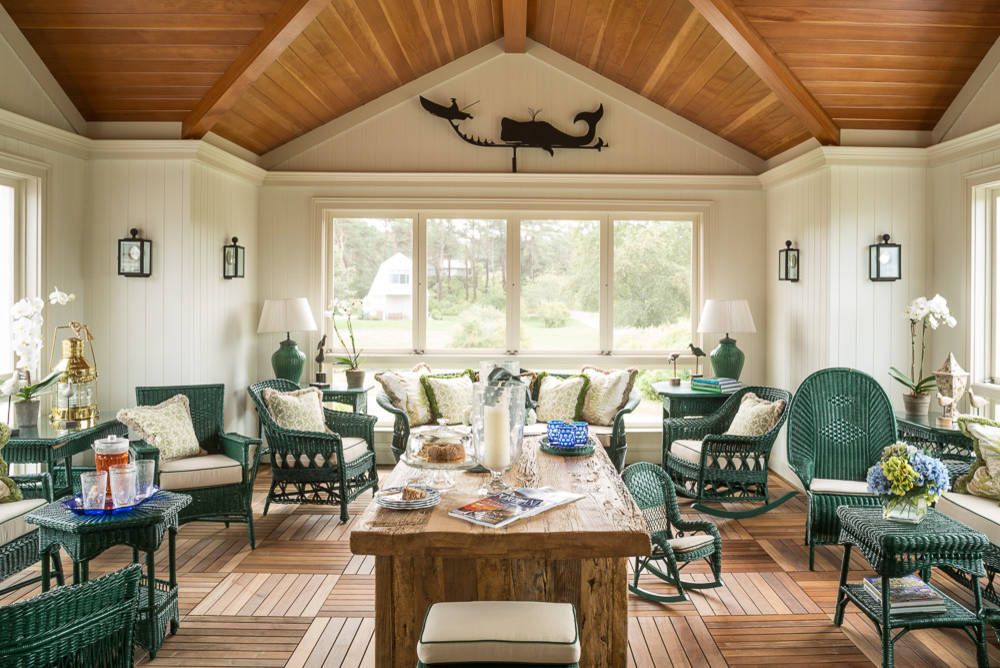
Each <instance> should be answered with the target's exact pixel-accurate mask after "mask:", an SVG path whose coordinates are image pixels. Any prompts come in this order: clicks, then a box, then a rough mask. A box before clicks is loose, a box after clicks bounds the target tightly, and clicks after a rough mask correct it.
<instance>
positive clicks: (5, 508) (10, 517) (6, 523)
mask: <svg viewBox="0 0 1000 668" xmlns="http://www.w3.org/2000/svg"><path fill="white" fill-rule="evenodd" d="M45 503H46V501H45V499H22V500H21V501H11V502H10V503H0V547H2V546H4V545H6V544H7V543H9V542H11V541H12V540H14V539H15V538H20V537H21V536H23V535H24V534H26V533H28V532H29V531H34V530H35V529H36V528H37V527H35V526H33V525H31V524H28V523H27V522H25V521H24V516H25V515H27V514H28V513H30V512H31V511H32V510H34V509H35V508H40V507H42V506H44V505H45Z"/></svg>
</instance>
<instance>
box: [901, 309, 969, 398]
mask: <svg viewBox="0 0 1000 668" xmlns="http://www.w3.org/2000/svg"><path fill="white" fill-rule="evenodd" d="M904 315H905V316H906V319H907V320H909V321H910V374H909V375H907V374H905V373H903V372H902V371H900V370H899V369H897V368H896V367H890V368H889V375H890V376H892V377H893V378H895V379H896V380H898V381H899V382H900V383H902V384H903V385H904V386H906V387H907V388H908V389H909V390H910V394H912V395H913V396H917V397H919V396H922V395H925V394H930V392H931V391H932V390H933V389H934V387H935V384H936V379H935V377H934V374H930V375H927V376H925V375H924V355H925V353H926V352H927V328H928V327H929V328H931V329H932V330H934V329H937V328H938V327H940V326H941V325H947V326H948V327H954V326H955V325H957V324H958V321H957V320H955V317H954V316H953V315H952V314H951V311H949V310H948V300H946V299H945V298H944V297H942V296H941V295H934V297H933V298H932V299H927V298H926V297H917V298H916V299H914V300H913V301H912V302H910V303H909V305H908V306H907V307H906V311H904ZM918 333H919V337H920V354H919V357H918V355H917V335H918Z"/></svg>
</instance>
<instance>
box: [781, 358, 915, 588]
mask: <svg viewBox="0 0 1000 668" xmlns="http://www.w3.org/2000/svg"><path fill="white" fill-rule="evenodd" d="M895 442H896V418H895V416H894V415H893V412H892V405H891V404H890V403H889V397H888V396H886V393H885V390H883V389H882V386H881V385H879V384H878V382H876V380H875V379H874V378H872V377H871V376H869V375H868V374H866V373H862V372H861V371H857V370H855V369H845V368H832V369H823V370H821V371H817V372H816V373H814V374H812V375H811V376H809V377H808V378H806V379H805V380H804V381H802V384H801V385H800V386H799V389H798V390H796V392H795V398H794V399H793V400H792V405H791V408H790V409H789V411H788V463H789V465H790V466H791V467H792V470H793V471H794V472H795V475H797V476H798V477H799V480H801V481H802V486H803V487H804V488H805V490H806V495H807V497H808V501H809V507H808V512H807V515H806V544H807V545H808V546H809V570H812V569H813V566H814V564H815V546H816V545H833V544H836V543H837V542H838V540H839V538H840V521H839V520H838V519H837V507H838V506H858V507H864V506H878V505H879V499H878V497H877V496H874V495H871V494H868V493H867V484H866V482H865V480H866V477H867V473H868V469H869V468H870V467H871V466H872V464H874V463H875V462H877V461H878V459H879V457H881V455H882V449H883V448H884V447H885V446H887V445H891V444H892V443H895Z"/></svg>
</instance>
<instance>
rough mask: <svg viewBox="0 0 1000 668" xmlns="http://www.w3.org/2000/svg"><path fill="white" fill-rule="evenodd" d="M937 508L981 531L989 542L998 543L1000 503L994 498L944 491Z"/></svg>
mask: <svg viewBox="0 0 1000 668" xmlns="http://www.w3.org/2000/svg"><path fill="white" fill-rule="evenodd" d="M937 510H938V512H940V513H943V514H945V515H947V516H948V517H950V518H951V519H953V520H955V521H957V522H961V523H962V524H964V525H965V526H967V527H971V528H973V529H976V530H977V531H982V532H983V533H984V534H986V537H987V538H989V539H990V542H991V543H993V544H994V545H1000V505H997V501H996V499H984V498H983V497H981V496H973V495H972V494H959V493H958V492H945V493H944V496H942V497H941V500H940V501H938V503H937Z"/></svg>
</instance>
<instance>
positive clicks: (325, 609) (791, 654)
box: [0, 469, 1000, 668]
mask: <svg viewBox="0 0 1000 668" xmlns="http://www.w3.org/2000/svg"><path fill="white" fill-rule="evenodd" d="M267 485H268V475H267V471H266V469H262V470H261V475H260V478H259V479H258V483H257V494H256V498H255V509H256V511H257V513H258V517H257V521H256V526H257V546H258V547H257V549H256V550H255V551H251V550H250V549H249V547H248V546H247V542H246V534H245V530H244V527H243V526H242V525H234V526H231V527H230V528H229V529H225V528H224V527H223V526H222V525H220V524H209V523H194V524H188V525H185V526H183V527H182V528H181V531H180V535H179V539H178V541H177V558H178V563H179V580H180V588H181V594H180V605H181V614H182V620H181V628H180V631H179V633H178V635H177V636H175V637H171V638H168V639H167V641H166V643H165V644H164V646H163V648H162V649H161V650H160V653H159V654H158V655H157V658H156V660H155V661H153V662H151V663H150V664H149V665H150V666H185V667H188V668H195V667H197V666H256V667H264V666H299V667H305V666H308V667H320V666H370V665H373V655H374V646H373V643H374V640H373V632H374V619H373V615H374V594H375V583H374V575H373V569H374V560H373V558H372V557H361V556H355V555H352V554H351V551H350V548H349V546H348V537H349V534H350V530H351V523H350V522H348V523H347V524H343V525H342V524H339V518H338V514H337V511H336V509H333V508H325V507H316V506H299V507H296V506H271V510H270V512H269V514H268V516H267V517H266V518H261V517H260V516H259V513H260V511H261V510H262V509H263V498H264V493H265V491H266V489H267ZM370 500H371V495H370V494H368V495H366V496H365V497H363V498H362V499H359V500H358V501H357V502H356V503H355V504H353V508H352V515H357V514H358V513H359V512H360V511H361V509H362V508H363V507H364V506H365V505H366V504H367V503H369V502H370ZM556 512H558V511H556ZM804 512H805V502H804V499H803V498H802V497H801V496H800V497H797V498H796V499H794V500H792V501H791V502H789V503H787V504H785V505H784V506H782V507H780V508H778V509H776V510H775V511H773V512H771V513H768V514H765V515H762V516H759V517H757V518H754V519H749V520H739V521H737V520H718V519H717V520H716V522H717V523H718V525H719V527H720V528H721V530H722V535H723V541H724V546H725V547H724V549H725V557H724V562H723V568H724V571H725V575H724V579H725V587H723V588H720V589H710V590H703V591H701V592H692V593H691V594H690V599H691V600H690V602H688V603H682V604H674V605H669V606H664V605H659V604H652V603H648V602H645V601H642V600H639V599H636V598H634V597H631V596H630V599H629V612H630V618H629V649H630V659H629V665H630V666H725V665H730V666H744V665H748V666H749V665H762V666H763V665H768V666H770V665H775V664H782V665H816V664H829V665H845V666H854V665H872V662H873V661H876V662H877V661H878V660H879V656H880V654H879V645H878V637H877V636H876V634H875V631H874V628H873V627H872V625H871V624H870V623H869V622H868V620H867V619H866V618H863V617H862V616H861V615H860V614H858V613H857V612H856V610H855V609H852V608H848V611H849V614H848V615H847V619H846V622H845V624H844V626H843V627H841V628H837V627H836V626H834V625H833V623H832V621H831V619H832V609H833V604H834V600H835V595H836V584H837V579H838V576H839V569H840V559H841V554H842V552H841V549H840V548H823V549H821V550H820V552H819V553H818V555H817V567H816V570H815V571H813V572H810V571H809V570H808V565H807V564H808V562H807V556H808V555H807V551H806V549H805V548H804V546H803V545H802V535H803V527H804V521H805V515H804ZM161 553H162V554H160V555H158V557H157V558H158V559H159V564H160V565H161V566H165V565H166V554H165V552H163V551H162V550H161ZM855 554H857V553H856V552H855ZM129 558H130V554H129V552H128V551H127V550H126V549H122V548H116V549H113V550H109V551H108V552H106V553H105V554H104V555H102V556H101V557H100V558H99V559H98V560H97V561H95V562H94V563H93V564H92V566H91V573H92V574H94V576H95V577H96V575H97V574H100V573H102V572H105V571H108V570H111V569H114V568H118V567H120V566H123V565H124V564H125V563H126V562H127V561H128V560H129ZM705 572H706V568H701V569H693V570H692V571H691V573H690V574H689V575H688V577H690V578H692V579H697V578H701V577H705V575H704V574H705ZM865 574H868V570H867V568H866V564H865V563H864V561H863V560H862V559H861V558H860V557H856V558H855V562H854V564H853V566H852V574H851V576H852V578H860V577H862V576H863V575H865ZM30 575H31V571H25V572H24V573H22V574H21V575H19V576H18V577H22V578H23V577H29V576H30ZM934 580H935V582H936V583H938V584H939V585H943V586H944V587H946V588H947V589H949V590H950V591H952V592H953V593H954V594H955V595H956V596H957V597H961V598H963V599H964V598H967V597H965V594H964V593H963V592H960V591H958V588H957V587H955V586H954V585H953V584H951V582H950V581H949V580H948V579H947V578H945V577H943V576H941V575H938V574H935V576H934ZM648 584H649V586H650V588H654V589H655V588H657V584H656V583H655V582H653V581H651V582H650V583H648ZM37 591H38V590H37V589H26V590H21V591H20V592H18V593H15V594H11V595H8V596H7V597H6V598H2V599H0V604H7V603H10V602H12V601H14V600H18V599H21V598H25V597H28V596H32V595H34V594H35V593H37ZM990 652H991V663H992V664H995V665H1000V650H998V649H997V647H995V646H991V648H990ZM147 660H148V659H147V658H146V657H143V658H142V659H140V662H145V661H147ZM896 665H897V666H972V665H975V652H974V650H973V645H972V642H971V641H970V640H969V639H968V637H966V636H965V635H964V634H963V633H962V632H961V631H937V630H926V631H916V632H912V633H909V634H907V635H906V636H905V637H904V638H902V639H901V640H900V641H899V642H898V643H897V650H896Z"/></svg>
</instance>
